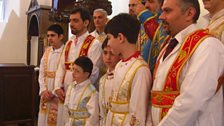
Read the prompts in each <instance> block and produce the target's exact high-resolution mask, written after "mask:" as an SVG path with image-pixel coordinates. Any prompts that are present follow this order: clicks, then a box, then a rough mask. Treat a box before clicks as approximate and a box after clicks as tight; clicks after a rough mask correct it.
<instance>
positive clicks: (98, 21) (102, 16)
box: [90, 8, 108, 43]
mask: <svg viewBox="0 0 224 126" xmlns="http://www.w3.org/2000/svg"><path fill="white" fill-rule="evenodd" d="M107 21H108V18H107V12H106V11H105V10H104V9H101V8H98V9H95V10H94V12H93V22H94V26H95V27H96V29H95V30H94V31H93V32H91V33H90V34H91V35H92V36H94V37H95V38H97V39H98V40H99V41H100V42H101V43H103V41H104V40H105V38H106V37H107V35H106V34H105V32H104V28H105V26H106V24H107Z"/></svg>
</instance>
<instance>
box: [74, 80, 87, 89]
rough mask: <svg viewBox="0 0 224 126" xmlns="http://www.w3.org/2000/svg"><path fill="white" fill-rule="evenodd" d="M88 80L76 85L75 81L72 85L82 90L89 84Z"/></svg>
mask: <svg viewBox="0 0 224 126" xmlns="http://www.w3.org/2000/svg"><path fill="white" fill-rule="evenodd" d="M90 83H91V82H90V79H87V80H85V81H83V82H81V83H77V82H76V81H74V82H73V85H74V86H75V87H77V88H82V87H85V86H86V85H88V84H90Z"/></svg>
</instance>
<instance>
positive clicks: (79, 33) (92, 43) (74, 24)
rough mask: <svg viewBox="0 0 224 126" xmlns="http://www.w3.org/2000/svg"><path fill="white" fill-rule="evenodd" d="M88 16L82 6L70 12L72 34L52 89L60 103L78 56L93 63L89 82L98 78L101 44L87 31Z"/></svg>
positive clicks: (89, 16)
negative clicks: (87, 58) (84, 57)
mask: <svg viewBox="0 0 224 126" xmlns="http://www.w3.org/2000/svg"><path fill="white" fill-rule="evenodd" d="M90 18H91V15H90V13H89V12H88V11H87V10H86V9H84V8H75V9H74V10H73V11H72V12H71V14H70V28H71V32H72V34H73V35H74V36H72V37H71V39H70V40H68V42H67V43H66V45H65V48H64V51H63V53H62V55H61V60H60V63H59V66H58V70H57V72H56V77H55V89H54V91H55V94H56V95H57V96H58V98H59V99H60V101H61V102H62V103H63V102H64V99H65V93H66V91H67V87H68V85H69V84H70V83H72V81H73V79H72V71H73V68H72V66H73V64H72V63H73V62H74V61H75V60H76V59H77V58H78V57H79V56H87V57H89V58H90V59H91V60H92V62H93V64H94V69H93V71H92V74H91V76H90V80H91V83H95V82H96V80H97V79H98V74H99V65H100V64H101V63H100V61H101V59H100V58H101V44H100V42H99V41H98V40H97V39H95V38H94V37H93V36H92V35H90V34H89V32H88V31H87V27H88V25H89V23H90ZM59 107H63V104H60V106H59ZM59 116H62V115H59Z"/></svg>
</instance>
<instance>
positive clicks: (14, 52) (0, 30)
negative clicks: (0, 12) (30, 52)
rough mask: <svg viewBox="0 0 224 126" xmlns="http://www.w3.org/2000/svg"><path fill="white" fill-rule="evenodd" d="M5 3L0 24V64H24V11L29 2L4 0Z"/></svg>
mask: <svg viewBox="0 0 224 126" xmlns="http://www.w3.org/2000/svg"><path fill="white" fill-rule="evenodd" d="M5 2H6V3H5V4H6V7H5V12H6V13H5V20H4V22H0V63H25V62H26V43H27V40H26V33H27V15H26V11H27V9H28V6H29V3H30V0H5Z"/></svg>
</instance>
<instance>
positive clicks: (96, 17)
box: [93, 11, 107, 28]
mask: <svg viewBox="0 0 224 126" xmlns="http://www.w3.org/2000/svg"><path fill="white" fill-rule="evenodd" d="M93 21H94V25H95V27H96V28H104V27H105V25H106V23H107V16H106V15H104V14H103V13H102V12H100V11H96V12H94V14H93Z"/></svg>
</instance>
